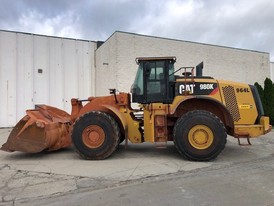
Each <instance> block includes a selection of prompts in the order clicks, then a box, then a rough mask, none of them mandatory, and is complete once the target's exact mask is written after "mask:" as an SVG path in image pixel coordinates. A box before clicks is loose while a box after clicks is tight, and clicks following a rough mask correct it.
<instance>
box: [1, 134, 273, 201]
mask: <svg viewBox="0 0 274 206" xmlns="http://www.w3.org/2000/svg"><path fill="white" fill-rule="evenodd" d="M10 131H11V129H0V144H1V145H2V144H3V143H5V141H6V139H7V137H8V135H9V133H10ZM252 144H253V145H252V146H239V145H238V142H237V140H236V139H235V138H232V137H228V142H227V145H226V148H225V149H224V151H223V152H222V153H221V154H220V155H219V156H218V158H217V159H216V160H214V161H211V162H190V161H187V160H184V159H182V158H181V156H180V155H179V153H178V152H177V150H176V148H175V147H174V145H173V143H169V144H168V145H167V148H165V149H158V148H155V146H154V145H153V144H149V143H143V144H129V145H128V146H127V148H125V145H124V144H121V145H120V146H119V148H118V150H117V151H116V152H115V153H114V154H113V155H112V156H111V157H110V158H108V159H106V160H101V161H87V160H83V159H81V158H80V157H79V156H78V155H77V154H76V153H75V152H74V150H73V148H72V147H71V148H67V149H63V150H60V151H56V152H41V153H38V154H26V153H21V152H13V153H7V152H4V151H0V205H21V204H23V203H24V202H25V203H26V205H27V203H28V202H30V201H32V200H39V199H44V200H46V199H47V198H52V197H59V196H62V195H66V194H73V193H78V192H81V191H86V190H88V191H98V190H102V189H105V188H111V187H119V186H125V185H128V184H133V183H136V182H140V181H141V182H143V181H148V180H150V179H155V178H156V179H159V178H161V177H168V176H170V175H180V174H185V173H192V172H195V171H199V170H205V171H208V170H210V168H214V169H216V168H224V167H225V168H226V170H228V172H229V169H230V166H231V165H235V164H237V165H241V163H244V162H252V161H254V162H256V161H260V160H263V159H264V158H267V157H268V158H267V159H268V161H269V158H271V157H273V156H274V132H270V133H269V134H267V135H265V136H263V137H261V138H258V139H254V140H252ZM269 162H270V163H267V164H273V165H274V160H273V161H271V159H270V161H269ZM273 165H272V166H273ZM231 168H232V167H231ZM234 169H235V168H234ZM239 169H241V168H240V167H239ZM263 169H264V168H262V170H263ZM258 181H260V180H258ZM224 187H225V185H224ZM259 189H260V188H259ZM259 189H258V190H259ZM270 189H271V188H270ZM271 191H274V188H272V190H271ZM262 192H263V191H262ZM273 202H274V192H273Z"/></svg>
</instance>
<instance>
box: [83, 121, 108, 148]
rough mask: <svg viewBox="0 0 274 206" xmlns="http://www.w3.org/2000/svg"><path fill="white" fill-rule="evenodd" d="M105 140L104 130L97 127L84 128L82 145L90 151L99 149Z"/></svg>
mask: <svg viewBox="0 0 274 206" xmlns="http://www.w3.org/2000/svg"><path fill="white" fill-rule="evenodd" d="M105 138H106V135H105V132H104V130H103V129H102V128H101V127H99V126H97V125H90V126H88V127H86V128H85V129H84V131H83V133H82V139H83V142H84V144H85V145H86V146H87V147H89V148H92V149H94V148H98V147H100V146H101V145H102V144H103V143H104V141H105Z"/></svg>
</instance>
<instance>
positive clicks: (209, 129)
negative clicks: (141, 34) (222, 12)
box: [1, 57, 272, 161]
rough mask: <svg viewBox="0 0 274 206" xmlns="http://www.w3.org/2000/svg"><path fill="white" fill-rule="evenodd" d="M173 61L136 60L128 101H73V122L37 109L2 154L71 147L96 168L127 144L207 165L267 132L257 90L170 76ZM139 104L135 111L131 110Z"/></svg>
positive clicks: (194, 73) (199, 76)
mask: <svg viewBox="0 0 274 206" xmlns="http://www.w3.org/2000/svg"><path fill="white" fill-rule="evenodd" d="M175 62H176V58H175V57H153V58H152V57H142V58H136V63H137V64H138V66H139V67H138V71H137V74H136V78H135V81H134V83H133V85H132V87H131V94H129V93H123V92H119V93H118V92H117V91H116V89H110V95H109V96H103V97H89V98H88V99H86V100H80V99H75V98H73V99H72V100H71V105H72V111H71V114H70V115H69V114H67V113H66V112H64V111H62V110H59V109H57V108H54V107H51V106H47V105H36V108H35V109H33V110H27V111H26V112H27V115H26V116H25V117H23V119H21V120H20V121H19V123H18V124H17V125H16V126H15V127H14V129H13V130H12V131H11V133H10V136H9V137H8V140H7V142H6V143H5V144H4V145H3V146H2V148H1V149H2V150H5V151H22V152H29V153H36V152H41V151H43V150H47V151H52V150H58V149H60V148H64V147H69V146H70V145H71V144H73V145H74V148H75V150H76V152H77V153H78V154H79V155H80V156H81V157H82V158H84V159H90V160H101V159H105V158H108V157H109V156H110V155H112V154H113V152H115V150H116V149H117V147H118V145H119V144H120V143H121V142H123V141H125V144H126V145H127V144H128V141H130V142H131V143H142V142H150V143H154V144H155V145H156V146H157V147H164V146H165V145H166V144H167V142H168V141H173V142H174V145H175V147H176V148H177V150H178V152H179V153H180V154H181V155H182V156H183V157H184V158H185V159H188V160H192V161H210V160H213V159H215V158H216V157H217V156H218V155H219V154H220V153H221V152H222V150H223V149H224V147H225V144H226V141H227V139H226V138H227V135H230V136H233V137H235V138H238V140H239V143H240V138H245V139H247V142H248V143H250V141H249V139H250V138H255V137H258V136H261V135H264V134H266V133H268V132H269V131H270V130H271V128H272V127H271V125H269V117H266V116H264V111H263V107H262V103H261V100H260V97H259V94H258V91H257V89H256V87H254V86H252V85H248V84H244V83H236V82H231V81H223V80H216V79H214V78H212V77H209V76H203V63H200V64H199V65H198V66H196V69H195V67H181V68H179V69H177V70H175V69H174V64H175ZM132 103H138V105H139V107H138V109H133V108H132V107H131V105H132Z"/></svg>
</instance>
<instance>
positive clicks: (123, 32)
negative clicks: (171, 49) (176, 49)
mask: <svg viewBox="0 0 274 206" xmlns="http://www.w3.org/2000/svg"><path fill="white" fill-rule="evenodd" d="M115 33H122V34H129V35H135V36H142V37H148V38H156V39H164V40H170V41H179V42H186V43H192V44H199V45H205V46H213V47H220V48H227V49H235V50H241V51H249V52H257V53H264V54H269V55H270V52H265V51H257V50H252V49H243V48H238V47H229V46H222V45H216V44H208V43H201V42H195V41H187V40H181V39H172V38H166V37H158V36H152V35H146V34H138V33H133V32H125V31H119V30H117V31H115V32H114V33H113V34H112V35H111V36H110V37H109V38H108V39H110V38H111V37H112V36H113V35H114V34H115ZM108 39H107V40H108Z"/></svg>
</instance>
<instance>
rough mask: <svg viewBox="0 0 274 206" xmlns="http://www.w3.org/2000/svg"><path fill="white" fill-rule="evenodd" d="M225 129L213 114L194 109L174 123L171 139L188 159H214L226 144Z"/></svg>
mask: <svg viewBox="0 0 274 206" xmlns="http://www.w3.org/2000/svg"><path fill="white" fill-rule="evenodd" d="M226 137H227V134H226V130H225V127H224V125H223V123H222V122H221V120H220V119H219V118H218V117H217V116H215V115H214V114H212V113H210V112H207V111H203V110H194V111H190V112H188V113H186V114H184V115H183V116H182V117H180V118H179V119H178V120H177V122H176V123H175V126H174V129H173V141H174V144H175V146H176V148H177V150H178V151H179V153H180V154H181V155H182V156H183V157H184V158H185V159H188V160H193V161H210V160H213V159H215V158H216V157H217V156H218V155H219V154H220V153H221V152H222V150H223V149H224V147H225V144H226Z"/></svg>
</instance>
